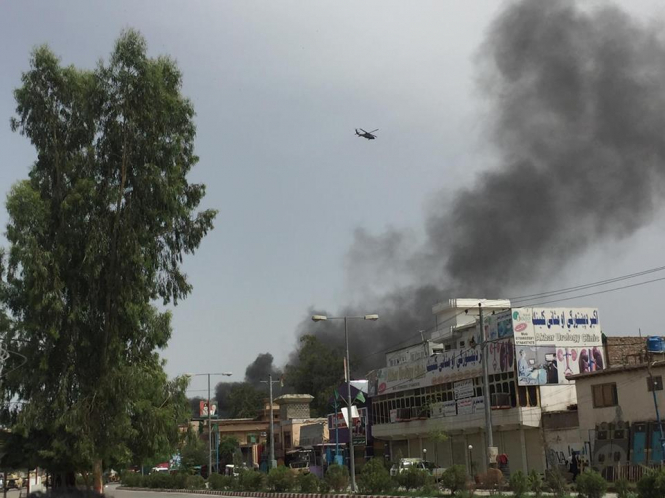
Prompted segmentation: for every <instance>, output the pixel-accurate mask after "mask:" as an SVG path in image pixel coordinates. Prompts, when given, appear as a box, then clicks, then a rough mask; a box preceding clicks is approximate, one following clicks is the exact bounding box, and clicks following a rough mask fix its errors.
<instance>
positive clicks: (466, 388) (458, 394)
mask: <svg viewBox="0 0 665 498" xmlns="http://www.w3.org/2000/svg"><path fill="white" fill-rule="evenodd" d="M453 389H454V390H455V399H462V398H471V397H472V396H473V395H474V394H475V391H474V389H473V379H466V380H460V381H458V382H455V384H453Z"/></svg>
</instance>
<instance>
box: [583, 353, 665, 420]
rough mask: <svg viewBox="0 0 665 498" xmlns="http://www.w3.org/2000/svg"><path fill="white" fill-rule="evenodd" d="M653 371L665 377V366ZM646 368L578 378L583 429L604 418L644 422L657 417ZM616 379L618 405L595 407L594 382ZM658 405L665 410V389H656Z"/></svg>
mask: <svg viewBox="0 0 665 498" xmlns="http://www.w3.org/2000/svg"><path fill="white" fill-rule="evenodd" d="M653 374H654V375H660V376H662V377H663V379H664V380H665V367H663V366H659V367H654V368H653ZM646 378H647V370H646V369H639V370H628V371H620V372H617V373H613V374H602V375H590V376H587V377H582V378H579V379H576V382H575V386H576V388H577V410H578V414H579V420H580V430H581V431H583V433H584V431H588V430H590V429H595V428H596V424H600V423H601V422H615V421H618V420H623V421H625V422H641V421H649V420H656V411H655V408H654V404H653V393H651V392H649V391H648V390H647V381H646ZM611 382H615V383H616V385H617V401H618V405H617V406H612V407H607V408H594V407H593V395H592V389H591V388H592V386H594V385H598V384H606V383H611ZM656 399H657V400H658V407H659V409H660V410H662V412H661V413H665V391H656Z"/></svg>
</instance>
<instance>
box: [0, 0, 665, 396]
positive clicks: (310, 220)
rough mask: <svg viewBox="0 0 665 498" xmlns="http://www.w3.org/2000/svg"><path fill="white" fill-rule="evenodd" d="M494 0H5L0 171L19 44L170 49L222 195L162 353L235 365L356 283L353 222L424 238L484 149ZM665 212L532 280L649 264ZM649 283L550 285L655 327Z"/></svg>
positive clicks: (198, 367)
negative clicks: (126, 42)
mask: <svg viewBox="0 0 665 498" xmlns="http://www.w3.org/2000/svg"><path fill="white" fill-rule="evenodd" d="M596 3H599V2H596ZM590 4H591V3H590V2H587V5H590ZM502 5H503V4H502V3H501V2H497V1H480V0H474V1H473V2H465V1H456V2H453V1H445V2H444V1H440V0H437V1H418V2H407V1H405V0H402V1H400V2H395V1H386V0H379V1H369V0H364V1H355V2H332V1H330V2H319V1H312V0H301V1H298V2H295V1H278V2H277V1H264V2H254V1H248V0H237V1H208V2H202V1H192V0H188V1H186V2H185V1H180V2H174V1H163V0H162V1H159V2H158V1H156V0H155V1H150V2H148V1H137V0H128V1H119V0H115V1H113V2H101V1H87V0H80V1H58V2H46V1H42V2H37V1H35V2H24V1H0V47H2V48H0V64H1V71H0V122H2V123H5V125H4V126H0V150H1V151H2V155H1V157H2V167H0V188H1V189H2V192H3V195H6V193H7V192H8V190H9V188H10V186H11V185H12V184H13V183H14V182H15V181H17V180H19V179H21V178H24V177H25V176H26V174H27V172H28V169H29V167H30V164H31V162H32V161H33V160H34V151H33V149H32V148H31V146H30V144H29V143H28V141H27V140H26V139H25V138H24V137H21V136H20V135H18V134H15V133H12V132H11V131H10V129H9V118H10V116H12V115H13V111H14V100H13V96H12V90H13V89H14V88H15V87H16V86H18V85H19V83H20V75H21V72H22V71H25V70H26V69H27V68H28V61H29V56H30V51H31V50H32V48H33V47H35V46H36V45H39V44H42V43H47V44H48V45H50V47H51V48H52V49H53V50H54V51H55V52H56V53H57V54H58V55H60V56H61V57H62V60H63V63H66V64H74V65H77V66H81V67H89V68H90V67H93V66H94V65H95V63H96V62H97V60H98V59H100V58H105V57H107V56H108V54H109V53H110V51H111V49H112V45H113V42H114V40H115V39H116V38H117V36H118V34H119V33H120V31H121V30H122V29H123V28H127V27H134V28H137V29H139V30H140V31H141V32H142V33H143V35H144V36H145V37H146V39H147V41H148V45H149V51H150V53H151V54H153V55H158V54H169V55H171V56H172V57H173V58H175V59H176V60H177V62H178V64H179V66H180V68H181V69H182V71H183V73H184V88H183V92H184V94H185V95H187V96H188V97H190V98H191V100H192V101H193V103H194V106H195V109H196V112H197V116H196V124H197V127H198V135H197V140H196V146H197V153H198V155H199V156H200V158H201V160H200V163H199V164H198V166H197V167H196V168H195V169H194V171H193V173H192V175H191V178H192V180H193V181H200V182H204V183H205V184H207V186H208V195H207V197H206V199H205V202H204V204H205V206H206V207H208V206H209V207H214V208H217V209H219V211H220V213H219V216H218V218H217V220H216V228H215V230H214V231H213V232H212V233H211V234H209V235H208V237H207V238H205V239H204V241H203V243H202V245H201V248H200V251H199V252H198V253H197V254H196V255H195V256H194V257H190V258H189V259H187V261H186V264H185V267H186V270H187V273H188V274H189V278H190V282H191V283H192V284H193V286H194V291H193V293H192V295H191V296H190V297H189V298H188V299H187V300H186V301H184V302H183V303H182V304H180V305H179V306H177V307H176V308H175V309H174V322H173V324H174V333H173V338H172V340H171V343H170V346H169V348H168V349H167V350H166V351H165V352H164V356H165V357H166V358H167V360H168V364H167V370H168V372H169V374H171V375H175V374H179V373H183V372H209V371H223V370H231V371H233V372H234V373H235V375H234V380H240V379H241V378H242V377H243V375H244V370H245V367H246V366H247V364H248V363H249V362H251V361H252V360H253V359H254V358H255V357H256V355H257V353H261V352H271V353H272V354H273V355H274V356H275V357H276V360H277V363H278V364H281V363H283V362H284V361H285V360H286V358H287V355H288V353H289V352H290V351H291V349H292V347H293V344H294V341H295V335H294V329H295V326H296V324H297V323H298V322H300V321H301V320H302V319H303V317H304V316H305V315H306V314H307V310H308V307H309V306H311V305H314V306H318V307H322V308H325V309H328V310H332V311H334V310H336V309H337V308H338V307H339V306H341V305H344V304H347V303H349V302H350V301H351V300H352V297H351V296H350V295H349V285H348V283H349V279H350V278H353V276H352V275H347V274H346V273H345V271H344V256H345V254H346V252H347V250H348V248H349V246H350V244H351V242H352V239H353V231H354V229H356V228H358V227H362V228H365V229H367V230H368V231H370V232H372V233H381V232H383V231H384V230H385V229H386V228H389V227H397V228H400V229H403V228H408V229H411V230H412V233H413V237H414V239H419V238H420V237H422V232H423V213H424V210H425V208H426V206H427V204H428V202H432V200H433V199H434V198H436V197H437V196H450V195H452V193H454V192H455V191H456V190H457V189H458V188H460V187H461V186H466V185H469V184H471V183H472V182H473V179H474V176H475V175H476V174H477V173H479V172H480V171H483V170H487V169H491V168H492V166H493V161H494V159H495V158H494V156H493V153H492V149H491V148H490V147H488V146H487V145H486V136H485V134H484V113H485V102H484V100H483V97H482V94H481V93H480V92H479V91H478V87H477V77H478V73H477V71H476V65H475V63H474V60H475V59H476V57H477V54H478V51H479V50H480V46H481V43H482V41H483V38H484V35H485V33H486V30H487V28H488V25H489V23H490V22H491V20H492V19H493V17H494V16H495V15H496V14H497V12H498V11H499V10H500V9H501V8H502ZM622 5H623V7H624V8H625V9H626V10H628V11H629V12H631V13H633V14H635V15H636V16H637V17H639V18H641V19H642V20H644V21H645V22H652V21H654V20H656V19H662V18H663V17H664V14H663V7H661V6H659V2H658V1H657V0H653V1H647V0H642V1H635V0H631V1H630V2H628V1H626V2H625V3H624V4H622ZM356 127H363V128H365V129H368V130H370V129H374V128H379V132H378V133H377V134H378V139H377V140H375V141H371V142H369V141H366V140H363V139H359V138H357V137H355V136H354V131H353V130H354V128H356ZM6 222H7V216H6V212H5V210H4V209H2V210H0V224H2V226H4V225H5V224H6ZM663 228H664V227H663V223H662V221H661V219H659V218H658V219H657V220H656V221H654V222H653V223H652V224H651V225H650V226H649V227H647V228H645V229H643V230H641V231H640V232H639V233H638V234H637V235H636V236H634V237H631V238H630V239H628V240H624V241H621V242H620V243H615V242H613V243H611V244H599V245H598V246H595V247H592V248H590V249H589V252H588V253H587V254H586V255H585V256H584V257H583V258H581V259H579V260H576V261H571V262H570V264H568V265H567V266H566V267H563V268H562V269H561V271H559V272H557V273H556V275H552V277H551V279H548V280H547V281H543V282H541V283H540V284H539V285H538V286H536V287H534V288H532V289H531V290H533V291H539V290H549V289H556V288H560V287H567V286H570V285H576V284H582V283H587V282H593V281H596V280H600V279H603V278H609V277H613V276H617V275H623V274H627V273H632V272H635V271H639V270H643V269H647V268H651V267H655V266H661V265H662V264H663V261H662V258H661V256H660V254H661V252H662V251H661V248H662V247H663V246H664V244H665V233H664V230H663ZM544 229H546V228H544ZM3 243H4V239H3ZM656 276H658V275H656ZM363 278H371V276H369V277H368V276H367V275H363ZM664 289H665V284H663V283H656V284H653V285H648V286H644V287H638V288H635V289H631V290H626V291H621V292H617V293H610V294H605V295H600V296H594V297H590V298H585V299H579V300H577V301H569V302H567V303H564V304H565V305H579V306H596V307H598V308H600V312H601V321H602V324H603V328H604V330H605V332H606V333H608V334H634V333H637V330H638V328H640V327H641V328H642V330H643V331H645V332H647V333H653V334H662V327H661V319H660V316H659V315H660V310H661V308H662V299H661V296H662V293H663V290H664ZM447 297H455V296H442V298H447ZM482 297H504V296H482ZM431 304H435V303H431ZM371 311H372V310H367V312H371ZM426 318H427V317H425V319H426ZM406 333H408V334H412V333H413V331H405V334H406ZM203 387H204V383H203V379H199V380H197V381H196V382H195V383H194V385H193V388H194V389H197V388H199V389H200V388H203Z"/></svg>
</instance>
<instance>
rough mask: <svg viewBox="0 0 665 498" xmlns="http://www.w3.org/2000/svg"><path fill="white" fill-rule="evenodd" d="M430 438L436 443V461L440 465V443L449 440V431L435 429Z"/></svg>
mask: <svg viewBox="0 0 665 498" xmlns="http://www.w3.org/2000/svg"><path fill="white" fill-rule="evenodd" d="M429 439H430V440H431V441H432V442H433V443H434V463H436V464H437V465H439V445H440V444H443V443H445V442H446V441H448V439H449V436H448V433H447V432H446V431H443V430H441V429H435V430H433V431H430V433H429Z"/></svg>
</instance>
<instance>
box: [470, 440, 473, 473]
mask: <svg viewBox="0 0 665 498" xmlns="http://www.w3.org/2000/svg"><path fill="white" fill-rule="evenodd" d="M472 452H473V445H472V444H470V445H469V475H470V476H471V479H473V455H472Z"/></svg>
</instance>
